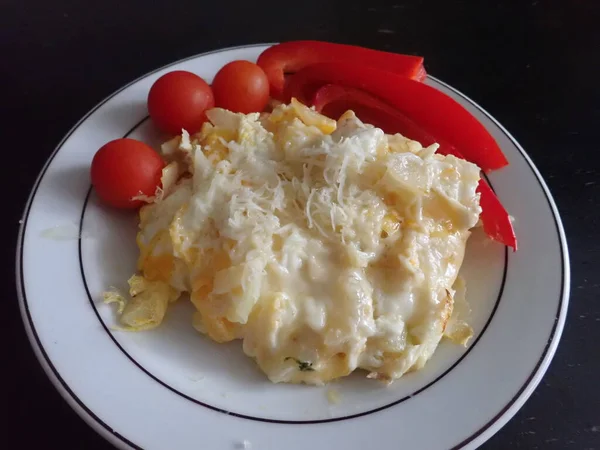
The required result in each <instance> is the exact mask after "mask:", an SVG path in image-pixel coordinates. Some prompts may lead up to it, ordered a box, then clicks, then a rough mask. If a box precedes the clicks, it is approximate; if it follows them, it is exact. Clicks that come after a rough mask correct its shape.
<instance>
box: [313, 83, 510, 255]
mask: <svg viewBox="0 0 600 450" xmlns="http://www.w3.org/2000/svg"><path fill="white" fill-rule="evenodd" d="M312 105H313V106H314V107H315V109H316V110H317V111H319V112H321V113H323V114H325V115H326V116H329V117H331V118H332V119H336V120H337V119H338V118H339V117H340V116H341V115H342V114H343V113H344V112H346V111H348V110H352V111H354V112H355V113H356V114H357V116H359V117H360V118H361V119H362V120H364V121H365V122H368V123H370V124H372V125H374V126H376V127H378V128H381V129H382V130H383V131H385V132H386V133H388V134H394V133H400V134H402V135H403V136H406V137H407V138H409V139H413V140H415V141H419V142H420V143H421V144H422V145H424V146H428V145H431V144H433V143H438V144H439V145H440V148H439V149H438V153H439V154H442V155H453V156H456V157H457V158H461V159H466V158H465V157H464V156H463V155H462V154H461V153H460V152H459V151H458V150H457V149H456V147H454V146H453V145H452V144H449V143H448V142H446V141H444V140H443V139H436V138H435V137H434V136H432V135H431V134H430V133H428V132H427V131H425V130H423V129H422V128H421V127H420V126H419V125H418V124H417V123H415V122H414V121H413V120H411V119H410V118H409V117H407V116H405V115H404V114H402V113H401V112H400V111H398V110H397V109H395V108H393V107H391V106H390V105H388V104H386V103H385V102H383V101H381V100H379V99H378V98H376V97H373V96H372V95H370V94H367V93H366V92H363V91H361V90H358V89H352V88H345V87H342V86H336V85H325V86H323V87H322V88H321V89H319V90H318V91H317V92H316V94H315V96H314V98H313V101H312ZM477 192H479V194H480V200H479V203H480V206H481V210H482V211H481V216H480V218H481V221H482V222H483V230H484V231H485V233H486V234H487V235H488V236H489V237H490V238H491V239H493V240H495V241H498V242H500V243H502V244H504V245H507V246H508V247H512V248H513V249H514V250H515V251H516V250H517V238H516V236H515V231H514V229H513V226H512V222H511V220H510V216H509V215H508V213H507V212H506V210H505V209H504V206H502V203H500V200H499V199H498V197H497V196H496V194H494V191H492V188H491V187H490V185H489V184H488V183H487V182H486V181H485V179H484V178H482V179H481V180H479V185H478V186H477Z"/></svg>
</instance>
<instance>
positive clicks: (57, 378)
mask: <svg viewBox="0 0 600 450" xmlns="http://www.w3.org/2000/svg"><path fill="white" fill-rule="evenodd" d="M274 44H275V43H256V44H247V45H239V46H232V47H225V48H218V49H214V50H210V51H207V52H202V53H198V54H194V55H191V56H189V57H186V58H182V59H180V60H177V61H174V62H171V63H169V64H166V65H164V66H161V67H159V68H156V69H154V70H152V71H150V72H147V73H145V74H143V75H141V76H139V77H137V78H136V79H134V80H132V81H131V82H129V83H127V84H126V85H124V86H122V87H121V88H119V89H118V90H116V91H114V92H112V93H111V94H110V95H108V96H107V97H105V98H104V99H103V100H102V101H100V102H99V103H98V104H96V105H95V106H94V107H93V108H92V109H91V110H89V111H88V112H87V113H86V114H85V115H84V116H83V117H82V118H81V119H80V120H79V121H78V122H77V123H76V124H75V125H74V126H73V127H71V129H70V130H69V131H68V132H67V133H66V134H65V136H64V137H63V138H62V139H61V141H60V142H59V143H58V145H57V146H56V147H55V149H54V150H53V152H52V153H51V154H50V156H49V157H48V159H47V160H46V162H45V164H44V166H43V167H42V169H41V170H40V173H39V175H38V177H37V179H36V181H35V183H34V185H33V187H32V189H31V192H30V194H29V197H28V200H27V202H26V204H25V208H24V212H23V215H22V216H21V220H20V221H19V222H20V226H19V233H18V239H17V247H16V271H15V275H16V284H17V297H18V300H19V308H20V312H21V318H22V320H23V323H24V326H25V330H26V333H27V337H28V339H29V342H30V345H31V347H32V348H33V350H34V353H35V355H36V357H37V359H38V361H39V362H40V365H41V366H42V368H43V369H44V371H45V372H46V375H47V376H48V378H49V379H50V381H51V382H52V384H53V385H54V387H55V388H56V389H57V391H58V392H59V393H60V394H61V396H62V397H63V398H64V399H65V401H66V402H67V403H68V404H69V406H71V408H72V409H73V410H74V411H75V412H76V413H77V414H78V415H79V416H80V417H81V418H82V419H83V420H84V421H85V422H86V423H87V424H88V425H89V426H91V427H92V429H94V431H96V432H97V433H98V434H100V435H101V436H102V437H103V438H105V439H106V440H107V441H109V442H110V443H112V444H113V445H115V446H117V447H120V448H133V449H141V447H139V446H137V445H136V444H135V443H133V442H131V441H130V440H128V439H127V438H126V437H124V436H122V435H121V434H119V433H118V432H116V431H114V430H113V429H112V427H110V426H109V425H108V424H106V423H105V422H104V421H102V420H101V419H100V418H99V417H98V416H97V415H96V414H95V413H94V412H93V411H92V410H91V409H89V408H88V407H87V406H86V405H85V404H84V403H83V402H82V401H81V400H80V399H79V398H78V397H77V395H75V393H74V392H73V391H72V390H71V389H70V387H69V385H68V384H67V383H66V382H65V381H64V380H63V378H62V377H61V375H60V373H59V372H58V370H57V369H56V368H55V367H54V365H53V364H52V361H51V359H50V357H49V356H48V355H47V353H46V352H45V350H44V347H43V345H42V343H41V341H40V338H39V336H38V334H37V332H36V330H35V327H34V323H33V319H32V317H31V315H30V312H29V309H28V306H27V301H26V296H25V286H24V283H25V282H24V278H23V248H24V234H25V233H24V232H25V229H26V226H27V219H28V216H29V213H30V210H31V206H32V203H33V200H34V198H35V196H36V193H37V190H38V187H39V184H40V183H41V181H42V179H43V177H44V176H45V174H46V172H47V170H48V168H49V166H50V164H51V162H52V161H53V159H54V158H55V156H56V155H57V154H58V152H59V151H60V149H61V148H62V147H63V145H64V143H65V142H66V141H67V140H68V139H69V138H70V136H71V135H72V134H73V133H74V132H75V131H76V130H77V129H78V128H79V127H80V126H81V124H82V123H83V122H85V121H86V120H87V119H88V118H89V117H90V116H91V115H92V114H93V113H94V112H95V111H97V110H98V109H99V108H100V107H102V106H103V105H104V104H105V103H107V102H108V101H109V100H111V99H112V98H113V97H115V96H116V95H118V94H119V93H120V92H122V91H124V90H125V89H127V88H129V87H130V86H132V85H134V84H135V83H137V82H138V81H141V80H143V79H144V78H146V77H148V76H150V75H152V74H154V73H157V72H159V71H162V70H164V69H167V68H169V67H171V66H174V65H176V64H180V63H182V62H186V61H190V60H193V59H196V58H200V57H203V56H208V55H211V54H216V53H222V52H226V51H230V50H238V49H246V48H255V47H267V46H271V45H274ZM428 78H431V79H432V80H434V81H436V82H437V83H439V84H440V85H442V86H444V87H445V88H447V89H449V90H451V91H452V92H454V93H455V94H457V95H458V96H460V97H461V98H463V99H464V100H466V101H467V102H468V103H470V104H471V105H473V106H474V107H476V108H477V109H478V110H479V111H480V112H481V113H482V114H484V115H485V116H486V117H487V118H488V119H490V120H491V121H492V122H493V123H494V125H496V126H497V127H498V128H499V129H500V131H502V133H504V134H505V136H506V137H507V138H508V139H509V140H510V141H511V142H512V144H513V145H514V146H515V148H516V149H517V150H518V151H519V153H520V154H521V156H522V157H523V159H524V160H525V162H526V163H527V166H528V167H529V169H531V171H532V173H533V175H534V176H535V178H536V181H537V182H538V184H539V185H540V187H541V188H542V191H543V194H544V196H545V197H546V200H547V202H548V206H549V207H550V211H551V213H552V217H553V220H554V224H555V228H556V232H557V237H558V240H559V248H560V253H561V266H562V267H561V272H562V283H561V294H560V299H559V303H558V310H557V313H556V318H555V320H554V324H553V326H552V330H551V333H550V337H549V338H548V340H547V343H546V346H545V348H544V349H543V350H542V352H541V355H540V358H539V360H538V362H537V364H536V365H535V366H534V368H533V370H532V372H531V374H530V376H529V377H528V378H527V379H526V380H525V381H524V383H523V385H522V387H521V388H520V389H519V390H518V391H517V393H516V394H515V395H514V396H513V397H512V398H511V400H510V401H508V402H507V404H506V406H505V407H504V408H502V409H501V410H500V411H499V412H498V413H497V414H496V415H495V416H494V417H492V418H491V419H490V420H489V421H488V422H487V423H486V424H484V425H483V426H481V427H480V428H479V430H477V431H475V432H473V433H472V434H471V435H470V436H469V437H468V438H466V439H465V440H463V441H462V442H460V443H459V444H456V445H455V446H453V447H452V449H459V448H464V447H465V446H468V445H469V444H471V445H474V446H479V445H481V444H482V443H483V442H485V441H487V440H488V439H489V438H490V437H492V436H493V435H494V434H495V433H496V432H498V431H499V430H500V429H501V428H502V427H503V426H504V425H505V424H506V423H507V422H508V421H509V420H510V419H511V418H512V417H513V416H514V415H515V414H516V412H517V411H518V410H519V409H520V408H521V407H522V406H523V404H524V403H525V402H526V401H527V400H528V398H529V397H530V396H531V394H532V393H533V391H534V390H535V389H536V387H537V386H538V384H539V383H540V381H541V379H542V377H543V375H544V374H545V372H546V371H547V369H548V367H549V365H550V363H551V361H552V359H553V357H554V354H555V353H556V349H557V347H558V344H559V342H560V338H561V336H562V332H563V329H564V324H565V321H566V316H567V310H568V304H569V294H570V284H571V283H570V279H571V271H570V263H569V251H568V246H567V239H566V235H565V232H564V227H563V225H562V221H561V219H560V215H559V212H558V208H557V206H556V203H555V202H554V199H553V197H552V194H551V193H550V190H549V189H548V186H547V185H546V182H545V181H544V179H543V177H542V175H541V174H540V172H539V171H538V169H537V167H536V166H535V164H534V163H533V161H532V160H531V158H530V157H529V155H528V154H527V153H526V152H525V150H524V149H523V147H522V146H521V145H520V144H519V143H518V141H517V140H516V139H515V138H514V137H513V136H512V134H510V132H508V130H506V128H505V127H504V126H502V124H500V123H499V122H498V120H496V119H495V118H494V117H493V116H492V115H491V114H490V113H489V112H487V111H486V110H485V109H484V108H482V107H481V106H480V105H479V104H478V103H476V102H475V101H473V100H472V99H471V98H469V97H468V96H466V95H464V94H463V93H462V92H460V91H459V90H457V89H455V88H454V87H452V86H450V85H448V84H447V83H445V82H443V81H441V80H440V79H438V78H436V77H434V76H431V75H428ZM124 445H125V446H124Z"/></svg>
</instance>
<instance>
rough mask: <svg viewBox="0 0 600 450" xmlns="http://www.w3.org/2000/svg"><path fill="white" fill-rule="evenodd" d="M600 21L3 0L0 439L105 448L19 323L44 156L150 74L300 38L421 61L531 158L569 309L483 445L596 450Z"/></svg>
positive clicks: (413, 7)
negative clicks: (214, 53)
mask: <svg viewBox="0 0 600 450" xmlns="http://www.w3.org/2000/svg"><path fill="white" fill-rule="evenodd" d="M352 5H356V6H352ZM599 24H600V2H598V1H596V0H568V1H567V0H563V1H545V0H528V1H520V0H519V1H512V2H510V1H482V0H477V1H476V0H473V1H470V2H469V1H451V0H445V1H444V0H442V1H432V0H429V1H423V0H422V1H418V0H414V1H407V0H395V1H389V2H382V1H377V0H370V1H364V0H363V1H357V2H356V3H354V4H353V3H352V2H350V1H342V0H335V1H331V0H330V1H327V0H302V1H296V2H294V1H291V2H290V1H288V2H286V1H283V0H277V1H273V0H262V1H245V2H242V1H235V0H232V1H228V2H224V1H202V0H193V1H187V2H181V1H180V2H176V1H173V2H166V1H165V2H158V1H156V2H154V1H153V2H150V1H141V0H138V1H133V0H119V1H117V0H103V1H98V2H92V1H77V0H54V1H45V0H38V1H32V0H29V1H27V0H3V1H2V2H0V55H1V56H2V65H1V68H0V81H1V83H0V89H1V90H2V96H1V101H0V109H1V111H2V116H1V117H2V121H1V122H0V124H1V127H2V128H1V129H2V133H1V143H2V146H3V147H4V148H3V153H4V155H5V157H6V155H8V158H9V159H8V163H7V161H6V160H5V166H4V169H5V170H4V173H3V174H2V177H1V179H2V183H3V186H2V192H3V196H2V203H1V204H2V210H3V211H7V210H8V214H9V216H8V219H4V220H3V223H4V226H3V228H2V229H6V230H7V233H8V232H10V236H11V237H10V239H5V240H4V242H3V243H4V249H5V256H6V261H5V264H4V266H5V269H4V270H3V274H4V275H3V276H4V277H6V278H5V282H4V283H3V286H5V295H4V297H5V298H4V299H3V302H4V305H5V306H6V308H4V309H2V311H1V312H0V320H1V321H2V322H1V333H3V334H5V333H6V334H7V336H6V338H5V339H2V344H3V347H4V348H5V350H8V358H5V359H4V361H3V364H2V370H1V371H0V372H2V377H3V383H2V388H0V389H2V390H3V396H2V405H3V407H4V409H5V410H6V412H7V413H8V422H4V423H2V425H3V426H2V427H0V429H4V432H3V435H2V442H3V443H4V442H15V444H14V445H11V446H9V448H29V447H31V448H48V449H52V448H78V449H83V448H85V449H108V448H109V444H107V443H106V442H105V441H104V440H103V439H102V438H100V437H99V436H98V435H96V434H95V433H94V432H93V431H92V430H91V428H89V427H88V426H87V425H86V424H85V423H84V422H83V421H82V420H81V419H80V418H79V417H78V416H77V415H76V414H75V413H74V412H73V411H72V410H71V409H70V408H69V406H67V404H66V403H65V401H64V400H62V398H61V397H60V396H59V394H58V393H57V392H56V391H55V389H54V387H53V386H52V384H51V383H50V381H48V379H47V378H46V376H45V375H44V373H43V371H42V369H41V368H40V366H39V365H38V362H37V360H36V359H35V357H34V354H33V352H32V350H31V348H30V346H29V343H28V341H27V338H26V336H25V332H24V329H23V325H22V322H21V318H20V316H19V313H18V305H17V298H16V294H15V289H14V272H13V267H14V255H15V252H14V250H15V241H16V235H17V227H18V220H19V217H20V215H21V213H22V210H23V207H24V205H25V201H26V198H27V196H28V194H29V191H30V189H31V187H32V185H33V182H34V180H35V178H36V177H37V174H38V172H39V170H40V169H41V167H42V165H43V163H44V161H45V160H46V158H48V156H49V155H50V153H51V152H52V150H53V149H54V147H55V146H56V145H57V144H58V142H59V141H60V139H61V138H62V137H63V136H64V135H65V134H66V132H67V131H68V130H69V129H70V127H71V126H72V125H73V124H74V123H76V122H77V121H78V120H79V119H80V118H81V117H82V116H83V115H84V114H85V113H86V112H87V111H88V110H89V109H90V108H92V107H93V106H94V105H95V104H96V103H97V102H99V101H100V100H102V99H103V98H104V97H106V96H107V95H109V94H110V93H111V92H112V91H114V90H116V89H118V88H119V87H121V86H122V85H124V84H126V83H128V82H129V81H131V80H133V79H135V78H137V77H139V76H141V75H143V74H144V73H146V72H148V71H150V70H152V69H154V68H157V67H159V66H162V65H164V64H167V63H169V62H172V61H174V60H177V59H180V58H184V57H187V56H190V55H193V54H196V53H200V52H204V51H207V50H212V49H217V48H221V47H227V46H233V45H240V44H247V43H258V42H273V41H280V40H291V39H302V38H304V39H320V40H332V41H338V42H345V43H351V44H359V45H363V46H367V47H373V48H378V49H385V50H391V51H397V52H403V53H415V54H419V55H423V56H425V61H426V68H427V70H428V72H429V73H431V74H433V75H435V76H436V77H439V78H441V79H442V80H444V81H446V82H447V83H449V84H451V85H452V86H454V87H456V88H458V89H459V90H461V91H462V92H464V93H465V94H466V95H468V96H469V97H471V98H472V99H474V100H475V101H476V102H478V103H479V104H480V105H482V106H483V107H484V108H486V109H487V110H488V111H489V112H490V113H491V114H492V115H493V116H495V117H496V118H497V119H498V120H499V121H500V122H501V123H502V124H503V125H504V126H505V127H506V128H507V129H508V130H509V131H510V132H511V133H512V134H513V135H514V136H515V137H516V138H517V140H518V141H519V142H520V143H521V144H522V145H523V147H524V148H525V149H526V150H527V151H528V152H529V154H530V155H531V157H532V158H533V160H534V162H535V164H537V166H538V168H539V169H540V171H541V173H542V175H543V176H544V178H545V179H546V181H547V183H548V185H549V187H550V190H551V191H552V193H553V195H554V198H555V200H556V203H557V204H558V208H559V210H560V213H561V215H562V219H563V223H564V226H565V230H566V233H567V238H568V241H569V246H570V253H571V267H572V271H573V276H572V290H571V292H572V293H571V304H570V307H569V315H568V318H567V323H566V326H565V330H564V334H563V337H562V341H561V344H560V346H559V348H558V352H557V354H556V356H555V358H554V361H553V362H552V365H551V366H550V369H549V371H548V372H547V374H546V375H545V376H544V378H543V380H542V382H541V384H540V386H539V387H538V388H537V390H536V391H535V392H534V394H533V396H532V397H531V398H530V399H529V401H528V402H527V403H526V405H525V406H524V407H523V409H521V411H520V412H519V413H518V414H517V415H516V416H515V417H514V418H513V419H512V420H511V421H510V422H509V423H508V425H506V426H505V427H504V428H503V429H502V430H501V431H500V432H499V433H498V434H497V435H496V436H494V437H493V438H492V439H491V440H490V441H489V442H488V443H486V444H485V445H484V446H483V448H485V449H492V450H493V449H508V448H511V449H512V448H516V449H600V264H599V263H598V258H599V257H600V254H599V250H600V244H599V242H600V239H599V237H598V230H599V229H600V223H599V218H600V213H599V208H600V201H599V200H598V197H599V196H600V159H599V157H598V153H600V137H599V136H598V134H599V132H600V89H599V87H598V83H599V81H600V57H599V55H600V25H599ZM9 182H10V183H9ZM7 205H8V208H7ZM8 235H9V234H6V236H8ZM9 242H10V243H11V244H12V245H9ZM56 300H57V301H58V300H59V299H56ZM490 388H493V380H490ZM4 420H5V421H6V419H4ZM7 425H8V426H7ZM17 442H18V444H16V443H17ZM199 448H201V447H199Z"/></svg>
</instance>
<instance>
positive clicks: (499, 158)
mask: <svg viewBox="0 0 600 450" xmlns="http://www.w3.org/2000/svg"><path fill="white" fill-rule="evenodd" d="M325 84H337V85H341V86H345V87H351V88H357V89H361V90H363V91H365V92H368V93H370V94H372V95H374V96H375V97H378V98H379V99H381V100H383V101H384V102H385V103H387V104H389V105H390V106H392V107H394V108H395V109H397V110H398V111H400V112H402V113H403V114H405V115H406V116H407V117H409V118H410V119H412V120H413V121H414V122H415V123H418V124H419V126H420V127H421V128H423V129H425V130H427V131H428V132H429V133H431V134H432V135H434V136H435V137H436V139H438V140H444V141H447V142H449V143H450V144H452V145H453V146H455V147H456V148H460V150H461V153H462V154H463V155H464V156H465V159H467V160H469V161H472V162H474V163H475V164H477V165H478V166H479V167H481V169H482V170H483V171H485V172H490V171H492V170H495V169H500V168H501V167H504V166H506V165H508V161H507V160H506V157H505V156H504V155H503V154H502V151H501V150H500V147H499V146H498V144H497V143H496V141H495V140H494V138H493V137H492V135H491V134H490V133H489V132H488V131H487V130H486V129H485V127H484V126H483V125H482V124H481V123H479V121H478V120H477V119H476V118H475V117H473V116H472V115H471V114H470V113H469V112H468V111H467V110H466V109H465V108H463V107H462V106H461V105H460V104H459V103H457V102H456V101H454V100H453V99H452V98H450V97H449V96H447V95H446V94H444V93H442V92H440V91H438V90H437V89H435V88H433V87H431V86H428V85H426V84H424V83H419V82H417V81H414V80H411V79H409V78H406V77H401V76H398V75H396V74H394V73H391V72H386V71H383V70H378V69H374V68H372V67H365V66H363V65H359V64H350V63H345V62H336V63H319V64H313V65H310V66H307V67H305V68H304V69H302V70H300V71H299V72H297V73H296V74H294V75H293V76H292V77H291V78H290V82H289V84H288V86H287V89H286V95H285V96H284V97H285V100H286V101H287V100H289V98H291V97H292V96H293V97H296V98H298V99H299V100H301V101H306V100H307V99H309V100H310V99H312V98H313V96H314V94H315V92H316V91H317V90H318V89H319V88H320V87H322V86H323V85H325Z"/></svg>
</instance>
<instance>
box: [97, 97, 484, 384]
mask: <svg viewBox="0 0 600 450" xmlns="http://www.w3.org/2000/svg"><path fill="white" fill-rule="evenodd" d="M208 118H209V120H210V123H207V124H205V125H204V127H203V129H202V130H201V131H200V132H199V133H198V134H195V135H192V136H189V135H188V134H187V133H183V134H182V135H181V136H180V137H177V138H175V139H173V140H171V141H169V142H167V143H166V144H165V145H163V153H164V156H165V158H166V159H167V160H172V161H178V162H179V163H180V164H182V167H183V168H184V170H183V172H182V177H181V178H180V180H179V182H178V183H177V184H176V186H174V187H173V189H172V190H171V192H170V194H168V195H165V196H164V197H163V198H162V199H161V200H157V201H155V202H154V203H152V204H149V205H147V206H144V207H143V208H142V209H141V210H140V231H139V234H138V239H137V241H138V246H139V248H140V258H139V262H138V268H139V270H140V273H141V278H140V275H135V276H134V278H133V279H132V281H131V282H130V284H131V285H132V294H133V295H134V297H133V298H134V299H133V300H132V301H131V302H130V303H129V304H127V306H125V307H124V313H123V315H122V316H121V319H122V321H123V322H124V325H125V326H127V327H130V328H136V327H139V328H142V329H146V328H149V327H151V326H156V325H158V324H159V323H160V321H161V319H162V316H163V315H164V313H165V311H166V310H167V305H168V303H169V302H170V301H172V300H174V299H175V298H176V297H178V295H179V294H180V293H183V292H189V293H190V298H191V301H192V303H193V304H194V306H195V307H196V309H197V313H196V315H195V317H194V319H193V323H194V326H195V327H196V328H197V329H198V330H199V331H200V332H202V333H204V334H206V335H207V336H209V337H210V338H211V339H213V340H215V341H217V342H227V341H231V340H233V339H242V340H243V348H244V351H245V352H246V353H247V354H248V355H249V356H252V357H253V358H255V359H256V361H257V363H258V365H259V366H260V368H261V369H262V370H263V371H264V372H265V373H266V374H267V375H268V377H269V378H270V379H271V380H272V381H274V382H305V383H311V384H320V383H324V382H326V381H329V380H332V379H334V378H338V377H342V376H345V375H348V374H349V373H351V372H352V371H354V370H355V369H358V368H362V369H365V370H367V371H368V372H369V374H370V375H369V376H370V377H372V378H373V377H374V378H378V379H383V380H393V379H396V378H398V377H400V376H402V375H403V374H404V373H406V372H407V371H410V370H416V369H419V368H421V367H422V366H423V365H424V364H425V362H426V361H427V360H428V359H429V358H430V357H431V355H432V354H433V352H434V350H435V348H436V347H437V345H438V343H439V341H440V339H441V338H442V336H443V335H444V333H445V332H448V331H449V330H450V329H451V330H452V333H451V337H453V338H455V339H457V340H458V341H460V342H461V343H464V342H466V340H468V338H469V337H470V336H471V330H470V328H469V327H468V325H466V324H465V323H464V322H463V321H462V319H461V318H460V317H456V316H453V309H454V303H455V289H454V287H453V286H454V283H455V280H456V278H457V274H458V270H459V268H460V265H461V263H462V258H463V255H464V249H465V244H466V241H467V238H468V236H469V234H470V231H469V230H470V229H471V228H472V227H473V226H475V225H476V224H477V221H478V219H479V214H480V212H481V208H480V206H479V196H478V194H477V193H476V188H477V184H478V182H479V168H478V167H477V166H475V165H474V164H472V163H469V162H467V161H465V160H462V159H459V158H456V157H454V156H441V155H437V154H436V153H435V151H436V149H437V145H436V144H433V145H431V146H429V147H425V148H423V147H422V146H421V145H420V144H419V143H418V142H415V141H411V140H409V139H406V138H404V137H403V136H401V135H393V136H390V135H385V134H384V132H383V131H382V130H380V129H377V128H374V127H372V126H370V125H365V124H363V123H362V122H361V121H360V120H358V119H357V118H356V116H355V115H354V114H353V113H351V112H348V113H347V114H345V115H344V116H343V117H342V118H340V120H339V121H337V122H336V121H333V120H331V119H329V118H327V117H325V116H322V115H320V114H318V113H317V112H315V111H314V110H311V109H309V108H307V107H306V106H304V105H302V104H301V103H299V102H297V101H295V100H293V101H292V103H291V104H290V105H280V106H278V107H276V108H275V109H274V110H273V112H272V113H271V114H263V115H262V116H259V115H258V114H250V115H241V114H234V113H231V112H228V111H225V110H222V109H213V110H210V111H209V112H208ZM136 285H143V286H144V287H143V289H135V290H134V289H133V286H136ZM107 298H108V299H109V300H113V301H121V302H122V301H123V299H122V297H118V296H116V295H115V294H114V293H111V294H109V295H108V297H107ZM451 320H453V321H454V322H455V323H453V324H452V326H451V327H450V328H448V323H449V321H451Z"/></svg>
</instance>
